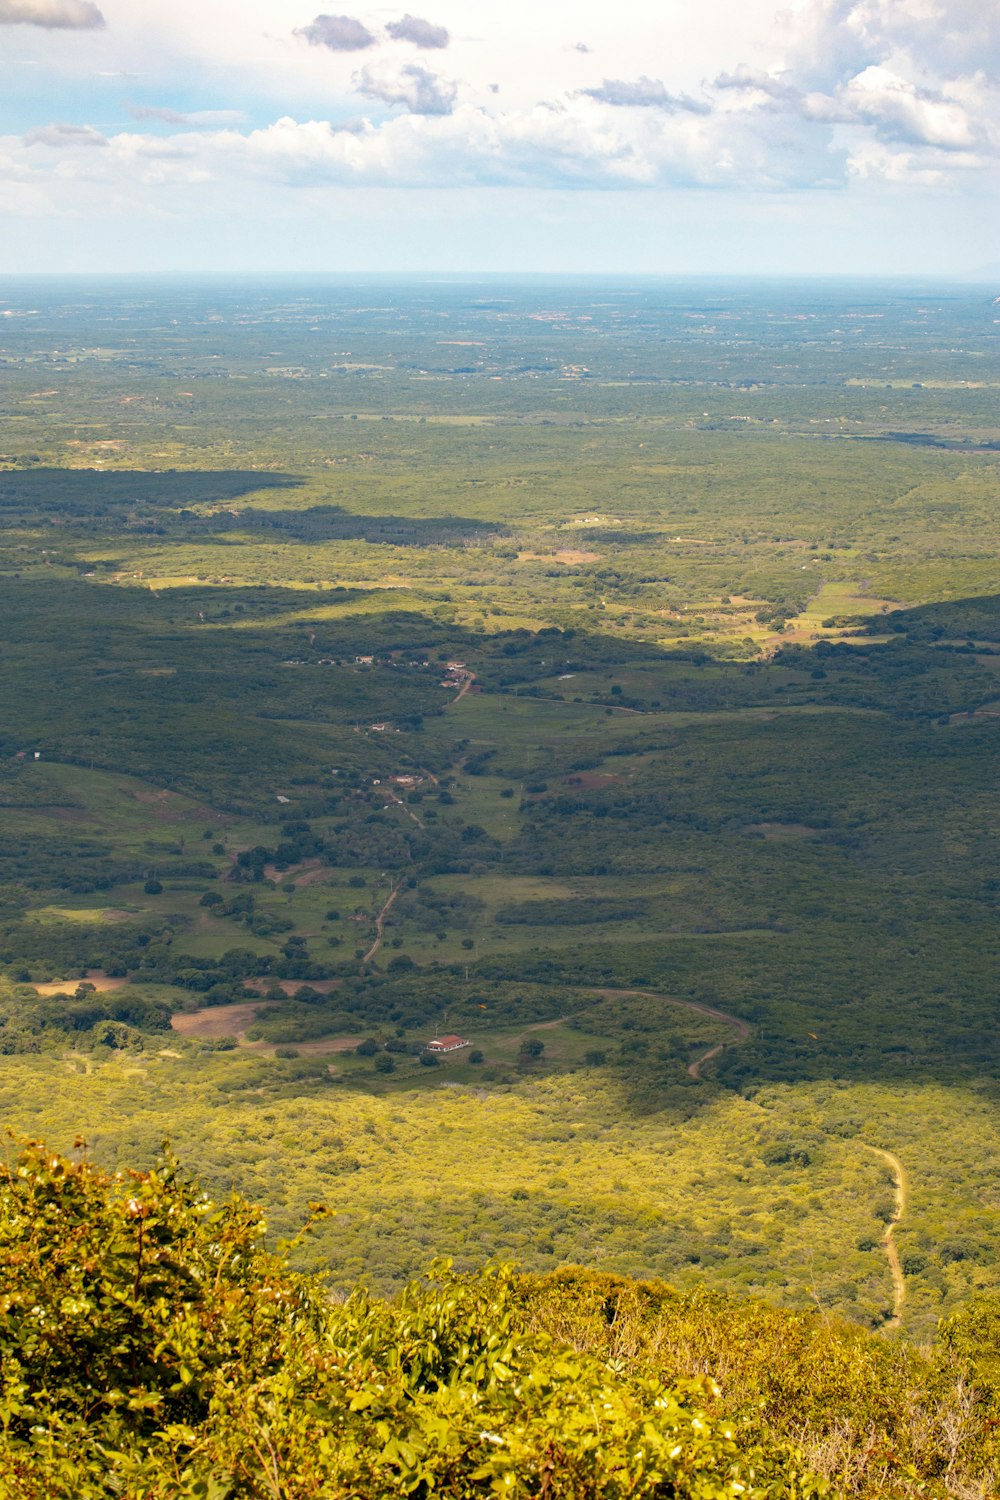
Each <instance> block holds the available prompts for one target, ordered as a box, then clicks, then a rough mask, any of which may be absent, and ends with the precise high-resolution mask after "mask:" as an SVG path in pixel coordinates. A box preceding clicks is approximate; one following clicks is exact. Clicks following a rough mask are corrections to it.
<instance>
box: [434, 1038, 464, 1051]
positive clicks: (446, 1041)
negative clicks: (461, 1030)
mask: <svg viewBox="0 0 1000 1500" xmlns="http://www.w3.org/2000/svg"><path fill="white" fill-rule="evenodd" d="M471 1046H472V1043H471V1042H467V1041H466V1039H465V1037H464V1036H436V1037H435V1038H434V1039H433V1041H430V1042H428V1043H427V1050H428V1052H459V1051H461V1049H462V1048H463V1047H471Z"/></svg>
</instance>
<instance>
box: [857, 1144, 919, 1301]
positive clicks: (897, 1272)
mask: <svg viewBox="0 0 1000 1500" xmlns="http://www.w3.org/2000/svg"><path fill="white" fill-rule="evenodd" d="M861 1144H862V1145H863V1146H864V1148H865V1150H866V1151H870V1152H871V1153H872V1155H873V1156H877V1157H879V1158H880V1160H882V1161H884V1162H885V1164H886V1166H887V1167H888V1168H889V1170H890V1171H891V1172H892V1178H893V1188H894V1190H895V1194H896V1208H895V1212H894V1213H893V1216H892V1218H891V1219H890V1221H889V1223H888V1225H887V1226H886V1231H885V1234H884V1235H883V1236H882V1248H883V1250H884V1251H885V1258H886V1260H887V1261H888V1262H889V1272H890V1274H891V1276H892V1317H891V1318H889V1320H888V1321H887V1322H886V1323H885V1325H884V1326H885V1327H886V1328H898V1327H899V1325H900V1323H901V1322H902V1321H903V1307H904V1304H905V1302H906V1278H905V1277H904V1275H903V1267H902V1266H901V1265H900V1261H899V1251H898V1250H897V1249H896V1240H895V1234H896V1229H897V1227H898V1226H899V1224H900V1223H902V1220H903V1215H904V1214H905V1213H906V1205H907V1190H908V1184H907V1180H906V1168H905V1167H904V1166H903V1163H902V1162H901V1161H900V1159H899V1157H898V1156H893V1154H892V1152H891V1151H883V1150H882V1149H881V1147H879V1146H869V1145H868V1144H867V1143H866V1142H865V1141H862V1142H861Z"/></svg>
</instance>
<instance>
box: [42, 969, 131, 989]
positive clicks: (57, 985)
mask: <svg viewBox="0 0 1000 1500" xmlns="http://www.w3.org/2000/svg"><path fill="white" fill-rule="evenodd" d="M78 984H89V985H91V986H92V987H93V988H94V989H95V990H97V992H98V993H99V994H102V995H103V994H106V993H107V992H109V991H111V990H120V989H121V988H122V986H123V985H126V984H128V979H126V978H124V977H122V978H118V977H117V976H112V975H109V974H105V973H104V972H103V970H101V969H88V970H87V973H86V974H85V975H84V977H83V979H82V980H81V979H52V980H50V981H49V982H48V983H46V984H36V985H34V986H33V988H34V990H35V992H36V993H37V994H39V995H61V994H66V993H69V992H72V991H73V990H75V989H76V987H77V985H78Z"/></svg>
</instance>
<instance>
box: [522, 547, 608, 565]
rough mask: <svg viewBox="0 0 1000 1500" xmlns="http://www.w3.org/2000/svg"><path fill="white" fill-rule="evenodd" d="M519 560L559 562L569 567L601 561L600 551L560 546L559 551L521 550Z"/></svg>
mask: <svg viewBox="0 0 1000 1500" xmlns="http://www.w3.org/2000/svg"><path fill="white" fill-rule="evenodd" d="M517 560H518V562H557V563H563V564H564V566H566V567H567V568H572V567H575V566H576V564H577V563H589V562H600V560H601V554H600V553H599V552H584V551H582V550H581V549H580V548H578V547H560V548H559V551H558V552H519V553H518V554H517Z"/></svg>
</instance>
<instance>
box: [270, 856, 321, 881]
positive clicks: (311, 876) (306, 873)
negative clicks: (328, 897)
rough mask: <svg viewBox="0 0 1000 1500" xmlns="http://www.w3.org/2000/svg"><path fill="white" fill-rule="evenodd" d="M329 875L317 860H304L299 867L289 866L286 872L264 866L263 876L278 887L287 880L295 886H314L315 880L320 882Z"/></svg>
mask: <svg viewBox="0 0 1000 1500" xmlns="http://www.w3.org/2000/svg"><path fill="white" fill-rule="evenodd" d="M329 873H330V870H329V866H328V865H324V864H322V863H321V861H320V860H318V859H304V860H303V861H302V863H301V864H300V865H289V867H288V869H287V870H279V869H278V866H277V865H265V866H264V874H265V875H266V876H267V878H268V880H273V881H274V882H275V883H276V884H278V885H280V884H282V883H283V882H285V881H289V880H291V881H294V882H295V884H296V885H315V883H316V881H317V880H322V879H323V878H324V877H325V876H327V875H329Z"/></svg>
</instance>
